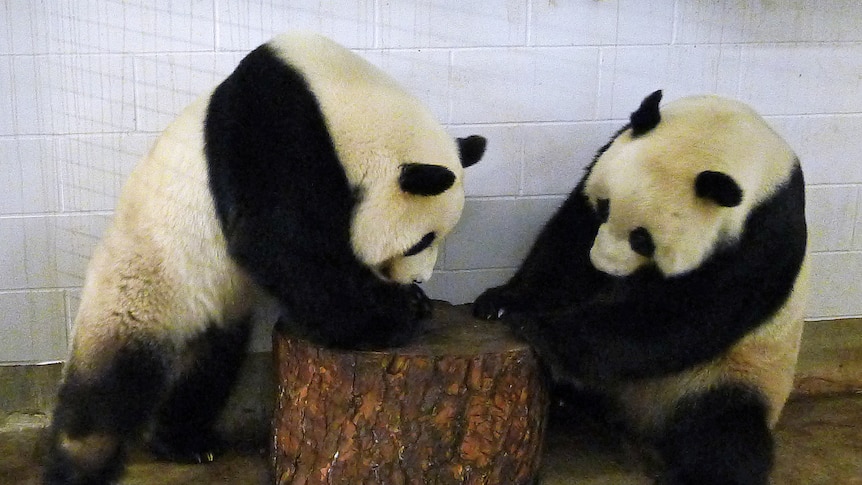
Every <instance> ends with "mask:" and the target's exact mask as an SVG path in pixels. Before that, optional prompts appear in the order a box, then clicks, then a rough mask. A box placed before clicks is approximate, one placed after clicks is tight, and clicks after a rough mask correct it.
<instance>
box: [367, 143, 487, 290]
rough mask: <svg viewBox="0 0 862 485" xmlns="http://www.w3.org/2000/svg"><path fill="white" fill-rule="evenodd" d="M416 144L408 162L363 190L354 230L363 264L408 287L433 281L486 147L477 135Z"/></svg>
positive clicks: (404, 159)
mask: <svg viewBox="0 0 862 485" xmlns="http://www.w3.org/2000/svg"><path fill="white" fill-rule="evenodd" d="M425 136H427V133H426V134H425ZM415 141H416V142H417V144H416V145H413V148H414V149H413V150H410V151H409V152H406V153H405V157H404V158H401V160H403V162H402V163H400V164H398V165H397V166H396V167H394V168H395V169H394V170H387V173H386V174H385V176H383V177H381V178H379V179H377V178H375V180H374V182H373V183H369V184H367V185H366V186H364V187H361V189H360V190H359V191H358V197H359V200H358V201H357V204H356V207H355V210H354V215H353V225H352V231H351V242H352V244H353V249H354V252H355V253H356V254H357V256H358V257H359V259H360V260H362V261H363V262H364V263H365V264H366V265H368V266H369V267H370V268H371V269H372V270H373V271H374V273H375V274H377V276H379V277H380V278H382V279H384V280H387V281H393V282H397V283H402V284H410V283H421V282H423V281H425V280H427V279H428V278H430V277H431V273H432V271H433V270H434V265H435V263H436V261H437V253H438V248H439V247H440V244H441V242H442V241H443V239H444V238H445V237H446V235H447V234H449V232H450V231H451V230H452V229H453V228H454V227H455V224H456V223H457V222H458V219H459V218H460V216H461V211H462V209H463V206H464V186H463V176H462V175H463V169H464V168H466V167H469V166H471V165H473V164H474V163H476V162H478V161H479V159H480V158H481V156H482V154H483V153H484V151H485V144H486V140H485V138H483V137H481V136H476V135H474V136H470V137H467V138H459V139H457V140H452V139H451V138H445V139H443V138H437V139H436V143H432V140H429V139H427V138H425V137H423V139H422V140H415ZM408 153H409V155H408Z"/></svg>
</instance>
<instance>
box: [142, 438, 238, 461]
mask: <svg viewBox="0 0 862 485" xmlns="http://www.w3.org/2000/svg"><path fill="white" fill-rule="evenodd" d="M195 435H196V437H195V438H192V439H167V437H159V436H152V437H150V438H149V439H148V440H147V448H148V449H149V450H150V453H152V454H153V455H154V456H155V457H156V458H158V459H159V460H164V461H172V462H175V463H187V464H201V463H210V462H213V461H215V459H216V457H218V456H219V455H221V453H222V451H223V450H224V448H225V447H224V443H222V441H221V439H219V438H218V437H217V436H215V434H213V433H202V434H198V433H196V434H195Z"/></svg>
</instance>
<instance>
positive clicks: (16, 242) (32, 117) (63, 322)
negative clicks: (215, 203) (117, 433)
mask: <svg viewBox="0 0 862 485" xmlns="http://www.w3.org/2000/svg"><path fill="white" fill-rule="evenodd" d="M860 25H862V4H860V3H859V2H858V1H857V0H794V1H788V2H775V1H766V0H743V1H740V0H555V1H546V0H486V1H480V2H464V1H462V0H430V1H423V2H404V1H391V0H363V1H355V0H342V1H322V0H298V1H291V2H269V1H267V2H263V1H251V0H246V1H239V0H198V1H191V2H170V1H167V0H156V1H143V0H137V1H134V0H133V1H126V2H116V1H110V2H106V1H101V0H83V1H75V2H73V1H65V0H63V1H56V2H54V1H51V2H33V1H30V0H8V1H5V2H3V3H2V5H0V363H4V362H38V361H46V360H53V359H60V358H62V357H63V356H64V353H65V347H66V339H67V333H68V332H67V326H68V323H69V321H70V320H71V314H72V313H73V312H74V308H75V307H76V306H77V297H78V289H79V287H80V285H81V281H82V276H83V271H84V268H85V265H86V260H87V258H88V256H89V254H90V251H91V249H92V247H93V244H94V243H95V241H96V240H97V238H98V236H99V234H101V232H102V230H103V229H104V227H105V224H106V221H107V219H108V217H109V216H110V211H111V209H112V208H113V205H114V203H115V201H116V197H117V194H118V191H119V188H120V187H121V185H122V182H123V180H124V179H125V176H126V175H127V174H128V172H129V170H130V169H131V167H132V166H133V164H134V162H135V160H136V159H137V158H138V157H139V156H140V155H142V154H143V153H145V151H146V150H147V148H148V145H149V144H150V143H151V142H152V140H153V139H154V137H155V136H156V134H157V133H158V131H159V130H161V129H162V128H163V127H164V126H165V125H166V124H167V123H168V122H169V121H170V119H171V118H172V117H173V116H174V115H175V114H176V113H177V112H178V111H179V110H180V109H182V107H183V106H184V105H185V104H186V103H188V102H189V101H190V100H191V99H193V98H194V97H195V96H196V95H197V94H198V93H200V92H202V91H204V90H205V89H207V88H209V87H210V86H211V85H212V84H214V83H216V82H217V81H218V80H219V79H221V78H222V77H223V76H224V75H226V74H227V73H228V72H230V70H231V68H232V67H233V66H234V65H235V63H236V62H237V61H238V60H239V59H240V58H241V57H242V56H243V55H244V53H245V52H247V51H248V50H249V49H251V48H253V47H255V46H257V45H259V44H260V43H261V42H263V41H265V40H266V39H268V38H269V37H271V36H272V35H274V34H275V33H277V32H280V31H284V30H288V29H308V30H315V31H319V32H321V33H324V34H326V35H329V36H330V37H332V38H334V39H335V40H337V41H339V42H341V43H343V44H345V45H347V46H349V47H351V48H354V49H356V50H357V52H359V53H360V54H361V55H363V56H365V57H366V58H367V59H369V60H370V61H371V62H373V63H375V64H377V65H379V66H380V67H382V68H383V69H385V70H386V71H387V72H389V73H391V74H392V75H393V76H394V77H395V78H396V79H398V80H400V81H401V82H402V83H403V84H404V85H405V86H407V87H408V89H410V90H412V91H413V92H414V93H415V94H416V95H417V96H419V97H420V98H421V99H422V100H423V101H425V102H426V103H427V104H428V106H430V108H431V109H432V111H433V112H434V113H435V114H436V115H437V116H438V117H439V119H440V120H441V121H442V122H444V123H446V124H447V126H449V127H450V130H451V132H452V134H453V135H466V134H471V133H479V134H483V135H485V136H486V137H487V138H488V139H489V140H490V146H489V149H488V153H487V155H486V158H485V159H484V160H483V161H482V163H480V164H479V165H477V166H475V167H473V168H471V169H470V170H469V172H468V177H469V178H468V180H467V183H466V187H467V192H468V196H469V200H468V203H467V205H466V208H465V211H464V216H463V218H462V222H461V224H460V226H459V227H458V228H457V229H456V231H455V232H454V233H453V234H452V236H451V237H450V239H449V240H448V241H447V244H446V247H445V249H444V251H443V254H442V255H441V260H440V261H439V263H438V271H437V272H436V275H435V277H434V279H432V281H430V282H429V283H428V284H427V285H426V289H427V290H428V292H429V293H430V294H431V295H432V296H434V297H437V298H443V299H447V300H450V301H453V302H467V301H470V300H472V299H473V298H474V297H475V296H476V295H477V294H478V293H479V292H481V291H482V290H483V289H484V288H486V287H488V286H490V285H494V284H499V283H501V282H502V281H504V280H505V279H506V278H508V277H509V276H511V274H512V272H513V271H514V268H515V267H516V266H517V265H518V263H519V261H520V259H521V258H523V256H524V255H525V253H526V252H527V250H528V248H529V245H530V242H531V241H532V239H533V238H534V237H535V234H536V232H537V231H538V230H539V228H540V227H541V225H542V223H543V222H544V221H545V220H546V219H547V218H548V217H549V216H550V214H551V213H552V212H553V210H554V209H555V208H556V207H558V206H559V204H560V203H561V202H562V200H563V199H564V198H565V195H566V194H567V193H568V192H569V191H570V190H571V188H572V187H573V186H574V184H575V183H576V182H577V180H578V178H579V176H580V173H581V170H582V168H583V167H584V166H585V164H586V163H588V162H589V160H590V159H591V157H592V154H593V153H594V152H595V150H596V149H597V148H598V147H600V146H601V145H602V144H604V142H605V141H606V140H607V139H608V137H610V135H611V134H612V133H613V132H614V131H615V130H616V129H617V128H618V127H619V126H620V125H621V124H622V123H623V122H624V119H625V118H626V117H627V116H628V114H629V112H631V111H632V110H633V109H634V108H635V107H636V106H637V104H638V103H639V102H640V100H641V99H642V98H643V96H644V95H646V94H648V93H649V92H651V91H653V90H655V89H659V88H662V89H664V90H665V96H666V98H667V99H673V98H677V97H680V96H684V95H687V94H692V93H699V92H715V93H719V94H724V95H728V96H733V97H737V98H740V99H742V100H744V101H747V102H749V103H751V104H752V105H753V106H754V107H755V108H757V109H758V110H759V111H761V112H762V113H763V114H764V115H765V116H766V117H767V118H768V119H769V120H770V121H771V122H772V123H773V125H774V126H775V127H776V129H777V130H779V131H780V132H781V133H783V134H784V135H785V136H786V138H787V139H788V140H789V141H790V142H791V144H792V145H793V146H794V147H795V148H796V150H797V152H798V154H799V155H800V157H801V159H802V161H803V166H804V168H805V171H806V180H807V183H808V196H809V199H808V213H809V217H810V218H809V223H810V226H811V248H812V250H813V251H814V254H813V258H812V262H813V272H812V273H813V285H812V287H813V296H812V303H811V307H810V310H809V316H810V317H811V318H830V317H842V316H860V315H862V291H860V283H859V279H860V276H862V135H860V134H862V81H860V79H862V28H860V27H859V26H860Z"/></svg>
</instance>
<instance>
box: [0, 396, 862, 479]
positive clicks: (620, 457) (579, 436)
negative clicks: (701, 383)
mask: <svg viewBox="0 0 862 485" xmlns="http://www.w3.org/2000/svg"><path fill="white" fill-rule="evenodd" d="M42 424H43V419H40V418H39V417H32V416H17V417H12V418H10V419H9V420H7V423H5V426H3V427H2V428H0V484H3V485H6V484H9V485H12V484H15V485H19V484H20V485H28V484H34V485H35V484H37V483H39V482H38V476H39V465H38V462H39V457H40V456H41V449H40V448H41V446H40V445H39V444H38V443H39V438H40V437H41V436H42V434H43V431H42V428H41V427H40V425H42ZM555 429H556V430H558V429H559V428H556V427H555ZM555 429H552V430H551V431H555ZM576 429H578V431H577V432H575V433H572V432H571V430H570V432H569V433H567V434H562V433H560V432H559V431H556V432H551V433H550V435H549V437H548V442H547V447H546V452H545V457H544V466H543V481H542V483H543V484H546V485H564V484H565V485H569V484H578V485H581V484H583V485H611V484H614V485H635V484H649V483H650V480H649V478H648V476H647V474H646V473H645V472H642V471H641V470H642V469H643V468H644V466H643V465H642V463H643V460H642V459H641V458H640V457H641V456H642V455H643V453H641V452H640V451H639V450H638V449H637V448H636V447H635V446H633V445H631V444H626V442H625V441H624V440H621V439H619V438H618V437H615V436H614V435H612V434H610V433H607V432H604V431H603V430H601V429H600V428H598V427H596V426H595V425H591V424H588V423H584V424H583V425H581V426H579V427H577V428H576ZM776 436H777V443H778V449H777V454H778V457H777V466H776V469H775V472H774V473H773V483H774V484H775V485H797V484H799V485H819V484H823V485H827V484H828V485H862V395H859V394H857V395H843V396H829V397H817V398H798V399H795V400H793V401H791V402H790V403H789V404H788V405H787V407H786V408H785V412H784V415H783V416H782V419H781V421H780V423H779V425H778V428H777V430H776ZM268 470H269V466H268V462H267V459H266V457H265V455H264V454H263V453H262V452H260V451H255V450H250V451H245V452H239V451H234V452H231V453H229V454H228V455H226V456H222V457H221V458H220V459H218V460H216V461H215V462H214V463H212V464H209V465H176V464H170V463H163V462H157V461H154V460H153V459H152V458H151V457H150V456H148V455H147V454H145V453H143V452H138V451H136V452H134V453H133V454H132V458H131V460H130V464H129V468H128V472H127V474H126V476H125V478H124V480H123V481H122V484H123V485H147V484H216V483H218V484H236V485H240V484H250V485H256V484H261V483H268V481H269V480H268V477H267V473H268Z"/></svg>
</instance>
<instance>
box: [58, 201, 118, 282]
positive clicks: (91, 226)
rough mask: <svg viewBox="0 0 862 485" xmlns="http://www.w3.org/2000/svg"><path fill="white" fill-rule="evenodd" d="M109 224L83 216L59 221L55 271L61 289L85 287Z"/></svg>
mask: <svg viewBox="0 0 862 485" xmlns="http://www.w3.org/2000/svg"><path fill="white" fill-rule="evenodd" d="M109 222H110V217H109V216H102V215H80V216H77V215H76V216H67V217H58V218H57V220H56V229H55V230H56V233H55V238H56V239H55V242H54V253H55V254H56V259H55V261H56V263H55V266H54V268H53V269H54V270H55V271H56V278H57V282H58V283H59V286H63V287H70V286H82V285H83V284H84V275H85V273H86V270H87V263H89V261H90V256H91V255H92V253H93V249H94V248H95V247H96V244H98V242H99V240H100V239H101V237H102V234H104V232H105V229H106V228H107V227H108V224H109Z"/></svg>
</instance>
